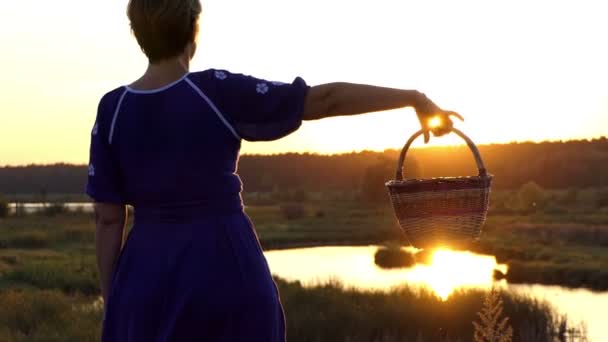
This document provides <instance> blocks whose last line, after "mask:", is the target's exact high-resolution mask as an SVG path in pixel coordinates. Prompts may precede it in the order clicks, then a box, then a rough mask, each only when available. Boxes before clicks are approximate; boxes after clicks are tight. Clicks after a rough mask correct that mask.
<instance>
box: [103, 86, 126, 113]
mask: <svg viewBox="0 0 608 342" xmlns="http://www.w3.org/2000/svg"><path fill="white" fill-rule="evenodd" d="M126 92H127V88H126V87H125V86H120V87H117V88H114V89H112V90H110V91H108V92H107V93H105V94H104V95H103V96H102V97H101V99H100V100H99V110H103V109H106V110H107V109H108V108H109V107H113V106H112V104H117V103H118V101H119V100H120V97H122V96H123V95H124V94H125V93H126Z"/></svg>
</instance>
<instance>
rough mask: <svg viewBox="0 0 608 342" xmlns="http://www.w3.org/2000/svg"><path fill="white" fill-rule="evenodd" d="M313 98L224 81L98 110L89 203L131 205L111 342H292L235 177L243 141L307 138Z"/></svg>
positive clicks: (109, 102) (108, 103)
mask: <svg viewBox="0 0 608 342" xmlns="http://www.w3.org/2000/svg"><path fill="white" fill-rule="evenodd" d="M308 89H309V87H308V86H307V85H306V83H305V82H304V80H302V79H301V78H296V79H295V81H294V82H293V83H291V84H284V83H279V82H269V81H265V80H261V79H257V78H254V77H250V76H245V75H241V74H233V73H230V72H228V71H224V70H207V71H202V72H195V73H189V74H186V75H185V76H184V77H183V78H181V79H180V80H178V81H176V82H174V83H172V84H169V85H167V86H165V87H163V88H160V89H156V90H148V91H141V90H136V89H132V88H130V87H120V88H118V89H115V90H113V91H111V92H109V93H108V94H106V95H105V96H104V97H103V98H102V99H101V101H100V104H99V109H98V114H97V119H96V122H95V125H94V128H93V131H92V134H91V149H90V164H89V178H88V183H87V189H86V191H87V194H88V195H89V196H90V197H92V198H93V199H94V200H95V201H97V202H106V203H120V204H130V205H133V207H134V211H135V221H134V226H133V228H132V230H131V233H130V234H129V236H128V238H127V241H126V243H125V246H124V248H123V250H122V251H121V254H120V257H119V260H118V262H117V265H116V268H115V272H114V275H113V279H112V286H111V290H110V294H109V299H108V303H107V308H106V315H105V318H104V322H103V334H102V335H103V336H102V341H104V342H110V341H112V342H115V341H119V342H135V341H137V342H139V341H141V342H155V341H158V342H160V341H163V342H164V341H179V342H187V341H208V342H239V341H259V342H275V341H276V342H279V341H285V321H284V315H283V310H282V307H281V303H280V301H279V295H278V292H277V288H276V285H275V283H274V282H273V280H272V277H271V274H270V271H269V269H268V264H267V263H266V259H265V258H264V255H263V254H262V250H261V248H260V244H259V241H258V238H257V236H256V233H255V231H254V227H253V225H252V223H251V221H250V220H249V218H248V217H247V216H246V215H245V213H244V212H243V204H242V201H241V196H240V193H241V190H242V184H241V181H240V179H239V177H238V175H237V174H236V170H237V162H238V156H239V149H240V146H241V140H242V139H245V140H250V141H259V140H274V139H279V138H281V137H283V136H286V135H288V134H290V133H291V132H293V131H295V130H296V129H298V127H299V126H300V125H301V121H302V112H303V106H304V100H305V97H306V93H307V91H308Z"/></svg>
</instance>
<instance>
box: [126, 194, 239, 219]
mask: <svg viewBox="0 0 608 342" xmlns="http://www.w3.org/2000/svg"><path fill="white" fill-rule="evenodd" d="M242 210H243V202H242V200H241V197H240V196H235V197H233V198H229V199H226V198H222V199H221V200H220V199H218V200H213V201H211V200H210V201H208V202H191V203H175V204H163V205H135V206H134V212H135V215H134V216H135V222H136V223H141V222H184V221H191V220H194V219H202V218H208V217H212V216H216V215H226V214H233V213H237V212H240V211H242Z"/></svg>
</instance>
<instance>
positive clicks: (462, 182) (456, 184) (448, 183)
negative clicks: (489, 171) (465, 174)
mask: <svg viewBox="0 0 608 342" xmlns="http://www.w3.org/2000/svg"><path fill="white" fill-rule="evenodd" d="M491 182H492V178H491V177H487V178H479V177H470V178H452V179H449V178H447V179H439V178H437V179H428V180H406V181H392V182H389V183H388V184H387V185H386V186H387V187H388V189H389V191H390V192H391V193H396V194H402V193H413V192H425V191H450V190H467V189H485V188H489V187H490V184H491Z"/></svg>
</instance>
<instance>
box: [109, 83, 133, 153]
mask: <svg viewBox="0 0 608 342" xmlns="http://www.w3.org/2000/svg"><path fill="white" fill-rule="evenodd" d="M128 91H129V89H128V88H126V89H125V91H123V92H122V95H120V100H118V105H116V110H115V111H114V117H113V118H112V126H110V135H109V136H108V143H109V144H110V145H112V138H113V137H114V127H115V126H116V119H117V118H118V112H120V106H122V100H124V99H125V95H127V92H128Z"/></svg>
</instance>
